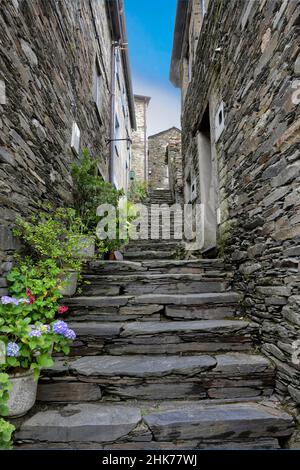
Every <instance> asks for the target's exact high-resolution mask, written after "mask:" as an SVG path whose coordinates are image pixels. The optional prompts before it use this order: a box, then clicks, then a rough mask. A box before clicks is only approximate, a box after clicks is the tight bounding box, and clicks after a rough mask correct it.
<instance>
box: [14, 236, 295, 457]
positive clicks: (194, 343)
mask: <svg viewBox="0 0 300 470" xmlns="http://www.w3.org/2000/svg"><path fill="white" fill-rule="evenodd" d="M139 243H140V244H141V245H140V246H143V244H145V245H146V246H147V245H149V248H150V249H149V250H148V249H147V250H146V251H149V252H151V253H155V252H156V251H158V252H167V253H168V249H167V248H166V246H167V245H168V243H170V242H169V241H163V240H157V241H156V240H153V241H147V243H146V241H143V240H141V241H140V242H139ZM176 243H177V242H176ZM164 244H166V246H164ZM136 248H137V242H136V241H134V242H133V241H132V242H131V243H130V245H129V248H128V251H127V252H126V255H125V256H126V259H125V260H124V261H97V262H95V261H94V262H91V263H89V265H88V266H87V267H86V270H85V273H84V280H85V281H86V283H85V284H83V291H82V293H81V294H80V296H77V297H74V298H71V299H67V300H66V301H65V303H66V304H67V305H69V306H70V311H69V315H68V321H69V322H70V324H71V327H72V328H74V329H75V331H76V333H77V339H76V341H75V342H74V344H73V347H72V351H71V355H70V357H68V358H67V359H66V358H62V357H58V358H57V360H56V363H55V366H54V367H52V368H51V369H49V370H44V371H43V374H42V377H41V379H40V384H39V389H38V403H37V405H36V407H35V408H34V409H33V410H32V411H31V412H30V414H29V415H28V416H27V417H25V419H22V420H20V422H19V423H18V432H17V433H16V446H17V447H19V448H25V449H26V448H28V449H32V448H42V449H43V448H47V449H49V448H54V449H60V448H72V449H126V450H132V449H148V450H151V449H158V450H159V449H170V450H171V449H174V450H181V449H207V448H209V449H214V448H218V449H223V448H238V449H244V448H252V449H258V448H265V449H266V448H279V447H280V446H282V445H283V444H284V443H285V441H286V440H287V439H288V438H289V436H290V435H291V434H292V432H293V428H294V424H293V419H292V417H291V416H290V415H289V414H287V413H286V412H284V411H283V410H281V409H280V407H279V405H278V403H277V402H276V400H275V399H274V398H271V395H272V393H273V388H274V375H275V371H274V367H273V365H272V364H271V363H270V362H269V361H268V360H267V359H266V358H264V357H263V356H261V355H259V354H258V353H257V344H258V336H259V331H258V326H257V325H256V324H254V323H252V322H250V321H249V320H247V319H245V318H241V317H240V313H239V300H240V296H239V295H238V294H237V293H234V292H232V291H231V290H230V280H231V273H230V271H229V270H228V267H227V266H225V265H224V263H223V261H222V260H219V259H208V260H205V259H201V260H191V261H187V260H175V259H160V256H158V257H155V256H151V258H150V259H148V260H147V259H144V257H143V256H142V253H143V250H142V249H141V251H140V253H141V256H140V259H139V260H138V251H139V250H136ZM131 249H134V250H135V253H137V255H136V257H135V261H132V260H131V259H127V257H128V254H129V253H130V252H131ZM144 253H145V251H144ZM129 258H130V256H129Z"/></svg>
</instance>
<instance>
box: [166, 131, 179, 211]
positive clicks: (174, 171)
mask: <svg viewBox="0 0 300 470" xmlns="http://www.w3.org/2000/svg"><path fill="white" fill-rule="evenodd" d="M167 163H168V168H169V184H170V189H171V191H172V194H173V198H174V200H175V201H176V202H182V198H183V180H182V155H181V134H178V135H176V136H174V137H172V138H171V139H170V141H169V144H168V147H167Z"/></svg>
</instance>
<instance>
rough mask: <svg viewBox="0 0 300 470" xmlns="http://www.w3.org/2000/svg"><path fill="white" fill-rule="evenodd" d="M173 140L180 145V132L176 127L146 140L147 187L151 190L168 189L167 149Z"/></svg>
mask: <svg viewBox="0 0 300 470" xmlns="http://www.w3.org/2000/svg"><path fill="white" fill-rule="evenodd" d="M174 139H175V140H178V143H179V145H180V139H181V131H180V130H179V129H177V127H171V128H170V129H167V130H165V131H162V132H159V133H158V134H155V135H152V136H150V137H149V139H148V146H149V157H148V160H149V185H150V187H151V188H152V189H157V188H163V189H169V184H170V183H169V168H168V161H167V147H168V145H169V143H170V142H171V141H174Z"/></svg>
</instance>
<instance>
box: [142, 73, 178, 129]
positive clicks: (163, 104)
mask: <svg viewBox="0 0 300 470" xmlns="http://www.w3.org/2000/svg"><path fill="white" fill-rule="evenodd" d="M133 91H134V93H135V94H136V95H145V96H150V97H151V101H150V104H149V108H148V135H152V134H156V133H157V132H161V131H164V130H165V129H169V128H170V127H172V126H176V127H179V128H180V108H181V104H180V91H179V90H176V89H175V88H174V89H172V85H171V84H170V87H164V86H160V85H159V84H157V83H150V82H147V80H144V79H142V78H139V77H134V79H133Z"/></svg>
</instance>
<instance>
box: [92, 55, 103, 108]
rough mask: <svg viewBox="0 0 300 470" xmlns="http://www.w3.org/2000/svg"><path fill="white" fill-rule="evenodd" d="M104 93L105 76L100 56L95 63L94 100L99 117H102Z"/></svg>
mask: <svg viewBox="0 0 300 470" xmlns="http://www.w3.org/2000/svg"><path fill="white" fill-rule="evenodd" d="M102 93H103V76H102V73H101V69H100V64H99V61H98V58H96V63H95V74H94V102H95V106H96V109H97V112H98V115H99V117H101V106H102Z"/></svg>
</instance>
